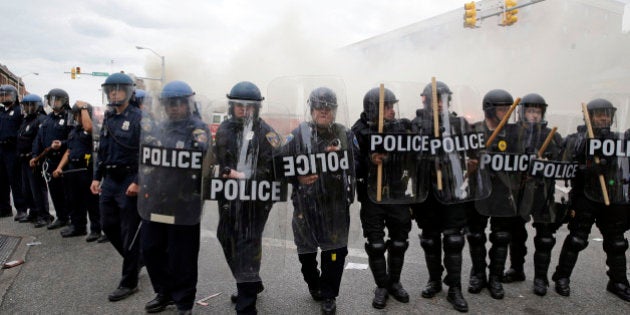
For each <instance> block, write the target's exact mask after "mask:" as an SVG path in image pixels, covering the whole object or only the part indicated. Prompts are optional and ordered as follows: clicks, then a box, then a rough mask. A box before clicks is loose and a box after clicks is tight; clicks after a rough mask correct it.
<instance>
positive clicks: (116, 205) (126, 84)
mask: <svg viewBox="0 0 630 315" xmlns="http://www.w3.org/2000/svg"><path fill="white" fill-rule="evenodd" d="M101 86H102V87H103V93H104V94H105V96H106V97H107V101H108V106H109V107H111V108H112V110H108V111H106V112H105V119H104V121H103V127H102V129H101V132H100V136H99V147H98V156H97V159H96V161H95V169H94V179H93V180H92V184H91V185H90V190H91V191H92V193H93V194H99V193H100V198H99V208H100V212H101V227H102V229H103V232H105V235H107V238H108V239H109V241H110V242H111V243H112V245H113V246H114V248H115V249H116V251H118V253H119V254H120V256H122V258H123V265H122V279H121V280H120V283H119V285H118V288H117V289H116V290H114V291H113V292H112V293H111V294H109V296H108V299H109V300H110V301H112V302H114V301H119V300H122V299H125V298H127V297H128V296H130V295H131V294H133V293H135V292H136V291H137V290H138V289H137V285H138V271H139V267H140V265H139V258H140V252H139V247H140V246H139V244H138V243H139V242H138V241H136V238H137V234H138V229H139V224H140V216H139V215H138V211H137V195H138V189H139V187H138V161H139V155H138V152H139V150H138V148H139V142H140V134H141V129H142V127H141V119H142V113H141V111H140V109H138V108H137V107H135V106H129V99H130V98H131V95H132V93H133V89H134V83H133V80H132V79H131V78H130V77H129V76H128V75H126V74H124V73H114V74H112V75H110V76H109V77H107V79H106V80H105V83H103V84H102V85H101Z"/></svg>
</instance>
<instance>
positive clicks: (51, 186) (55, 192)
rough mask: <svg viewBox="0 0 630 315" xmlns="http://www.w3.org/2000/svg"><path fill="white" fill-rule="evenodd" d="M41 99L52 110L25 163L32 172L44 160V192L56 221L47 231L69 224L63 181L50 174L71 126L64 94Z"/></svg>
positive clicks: (58, 91)
mask: <svg viewBox="0 0 630 315" xmlns="http://www.w3.org/2000/svg"><path fill="white" fill-rule="evenodd" d="M44 99H45V100H46V102H47V103H48V106H50V107H52V112H51V113H49V114H48V117H47V118H46V120H44V122H43V123H42V125H41V126H40V127H39V131H38V133H37V138H35V141H34V142H33V158H32V159H31V160H30V162H29V163H30V165H31V167H33V168H35V167H36V166H37V164H38V163H40V162H41V161H42V160H44V162H43V165H42V174H43V175H44V176H46V180H47V181H48V190H49V192H50V197H51V198H52V202H53V205H54V206H55V212H56V213H57V219H56V220H55V221H54V222H53V223H51V224H49V225H48V229H49V230H53V229H57V228H60V227H62V226H65V225H67V224H68V222H69V221H70V213H69V212H68V208H67V201H66V190H65V189H66V188H65V185H64V182H63V178H61V177H59V178H54V177H52V176H51V173H52V171H54V170H55V169H56V168H57V166H58V165H59V162H61V158H62V157H63V154H64V153H65V152H66V149H67V140H68V134H69V133H70V129H72V126H70V124H69V120H70V119H69V117H68V116H69V113H68V111H69V110H70V98H69V96H68V93H67V92H66V91H64V90H62V89H52V90H50V91H49V92H48V94H46V95H45V96H44Z"/></svg>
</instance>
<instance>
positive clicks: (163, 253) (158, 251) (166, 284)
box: [141, 220, 201, 310]
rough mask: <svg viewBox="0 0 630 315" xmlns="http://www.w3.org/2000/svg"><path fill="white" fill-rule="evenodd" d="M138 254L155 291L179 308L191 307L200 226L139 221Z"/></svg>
mask: <svg viewBox="0 0 630 315" xmlns="http://www.w3.org/2000/svg"><path fill="white" fill-rule="evenodd" d="M141 230H142V232H141V235H142V237H141V239H142V255H143V257H144V263H145V265H146V267H147V271H148V272H149V277H151V284H152V285H153V290H154V291H155V293H158V294H163V295H165V296H170V297H171V298H172V299H173V301H174V302H175V304H176V305H177V309H179V310H189V309H192V307H193V304H194V302H195V294H196V293H197V261H198V258H199V239H200V233H201V232H200V231H201V228H200V225H199V224H197V225H172V224H164V223H156V222H151V221H147V220H143V221H142V229H141Z"/></svg>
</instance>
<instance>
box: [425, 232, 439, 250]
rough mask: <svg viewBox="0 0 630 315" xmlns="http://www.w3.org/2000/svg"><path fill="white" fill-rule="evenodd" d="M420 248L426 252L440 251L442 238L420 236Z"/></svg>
mask: <svg viewBox="0 0 630 315" xmlns="http://www.w3.org/2000/svg"><path fill="white" fill-rule="evenodd" d="M420 246H422V248H423V249H424V250H425V251H432V250H436V249H437V250H439V249H440V236H439V235H438V236H434V235H431V237H425V236H424V235H420Z"/></svg>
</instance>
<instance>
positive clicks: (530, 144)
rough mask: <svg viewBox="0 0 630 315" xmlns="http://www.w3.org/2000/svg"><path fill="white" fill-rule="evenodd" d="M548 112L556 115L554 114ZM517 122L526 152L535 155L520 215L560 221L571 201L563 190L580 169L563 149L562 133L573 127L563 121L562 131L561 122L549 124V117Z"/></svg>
mask: <svg viewBox="0 0 630 315" xmlns="http://www.w3.org/2000/svg"><path fill="white" fill-rule="evenodd" d="M547 116H548V117H551V118H554V117H553V116H554V115H553V114H547ZM552 120H553V121H557V120H556V119H552ZM517 125H518V127H519V129H518V131H519V138H520V139H522V141H521V144H522V146H523V147H524V148H525V149H524V152H525V153H526V154H531V155H534V157H532V159H531V161H530V164H529V168H528V171H527V174H526V175H525V176H524V177H523V184H522V190H521V193H520V196H519V197H520V199H519V203H518V210H519V215H520V216H521V217H523V218H524V219H525V220H529V217H530V215H531V217H532V218H533V219H534V222H540V223H561V222H562V220H563V219H564V218H565V215H566V210H567V202H568V198H567V197H566V196H565V195H564V194H563V193H564V192H566V191H568V185H569V181H570V180H571V179H573V178H574V177H575V175H576V172H577V169H578V164H577V162H576V161H574V160H573V159H572V155H569V154H563V151H562V145H563V139H562V136H563V135H564V136H566V135H568V133H569V128H571V127H570V126H569V125H568V124H563V125H562V126H561V127H562V128H563V131H559V128H558V126H556V125H553V126H550V125H549V123H547V122H546V121H544V122H541V123H524V122H520V123H518V124H517ZM550 127H551V128H550ZM573 128H575V127H573ZM556 197H558V198H557V200H556Z"/></svg>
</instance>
